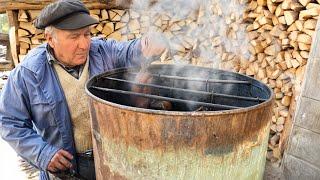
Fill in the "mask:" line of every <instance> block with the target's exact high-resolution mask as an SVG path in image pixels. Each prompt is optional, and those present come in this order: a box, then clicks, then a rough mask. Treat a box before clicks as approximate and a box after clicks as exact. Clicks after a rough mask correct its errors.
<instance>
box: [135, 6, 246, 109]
mask: <svg viewBox="0 0 320 180" xmlns="http://www.w3.org/2000/svg"><path fill="white" fill-rule="evenodd" d="M244 10H245V2H242V1H241V0H159V1H154V0H153V1H152V0H133V3H132V5H131V7H130V10H129V15H130V18H131V20H130V21H136V22H137V21H138V22H139V26H140V27H139V28H140V31H134V32H131V33H133V34H136V35H135V36H136V37H137V36H138V34H142V35H145V34H147V33H149V34H152V33H153V34H154V36H152V37H153V38H154V40H155V41H159V40H158V38H161V37H165V38H164V40H162V41H164V42H167V44H168V46H169V48H168V51H167V52H166V53H164V54H163V55H162V57H161V61H162V62H164V63H173V64H177V65H181V64H182V65H184V64H193V65H198V66H205V67H210V68H219V67H221V64H222V63H224V62H225V61H227V62H232V61H237V60H240V59H249V55H250V54H249V50H248V45H249V40H248V39H249V38H248V36H247V34H246V29H245V27H246V26H245V24H243V23H242V21H243V19H242V14H243V13H244ZM131 29H135V28H131ZM129 30H130V27H129ZM155 32H156V33H161V35H159V36H155V34H156V33H155ZM138 37H139V36H138ZM224 68H225V67H224ZM228 68H229V70H232V69H231V67H228ZM183 71H184V69H175V70H174V72H178V74H184V75H186V74H185V73H184V72H183ZM180 72H181V73H180ZM158 73H159V74H164V75H165V74H168V75H170V73H168V71H167V70H162V71H160V72H158ZM187 76H189V77H195V78H203V79H206V78H208V79H210V78H212V77H209V76H208V74H206V75H205V77H204V76H203V74H202V75H201V72H191V71H190V73H189V74H188V75H187ZM215 78H219V77H217V76H215ZM223 78H224V79H225V78H226V77H225V76H224V77H223ZM228 79H230V80H231V79H233V80H236V79H234V77H231V76H230V77H228ZM196 84H197V83H190V84H188V85H182V86H181V87H185V88H186V89H193V90H200V91H203V87H202V86H206V85H203V83H202V84H199V83H198V84H197V85H196ZM215 85H216V84H211V85H210V89H209V90H208V91H209V92H214V91H215V89H218V88H217V87H215ZM217 85H221V84H217ZM197 86H198V87H197ZM223 87H224V89H223V90H224V92H223V93H225V94H232V92H234V91H233V89H234V88H235V86H234V85H224V86H223ZM220 89H221V88H220ZM194 98H195V97H194ZM194 100H196V99H194ZM189 109H190V110H192V109H194V106H192V105H191V106H190V107H189Z"/></svg>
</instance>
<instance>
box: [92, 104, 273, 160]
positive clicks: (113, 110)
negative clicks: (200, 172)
mask: <svg viewBox="0 0 320 180" xmlns="http://www.w3.org/2000/svg"><path fill="white" fill-rule="evenodd" d="M91 104H92V105H93V106H94V109H96V111H95V112H93V113H96V115H93V117H94V116H96V117H99V118H97V119H95V120H97V121H98V125H95V128H96V127H97V126H99V129H100V133H101V134H103V136H104V138H107V139H111V140H113V141H114V142H115V143H124V144H126V145H128V146H134V147H136V148H138V149H140V150H150V149H151V150H160V151H166V149H167V148H173V149H176V150H178V149H180V148H184V147H188V148H190V149H195V150H198V151H201V153H202V154H217V153H218V154H219V153H224V152H225V153H227V152H228V151H231V150H232V149H233V148H235V147H236V146H237V145H239V144H242V143H245V142H248V141H253V140H255V139H257V135H259V132H260V131H261V130H262V129H263V128H266V126H267V125H268V121H269V120H270V119H271V110H272V109H271V107H272V105H271V104H272V102H271V101H268V102H266V103H264V104H260V105H259V106H258V107H255V108H254V109H253V108H252V109H250V110H246V111H240V112H237V113H228V112H227V113H223V112H222V113H216V114H212V115H208V114H205V113H203V115H201V113H198V114H194V115H191V114H189V116H186V115H184V114H183V113H182V114H181V115H180V114H179V113H176V114H175V115H172V114H171V115H166V114H158V113H152V112H148V113H146V112H139V111H137V110H131V109H129V108H127V109H123V108H118V107H114V106H111V105H106V104H103V103H100V102H97V101H92V100H91ZM106 106H108V108H106ZM96 117H94V118H96ZM106 118H108V119H106ZM102 122H103V123H102Z"/></svg>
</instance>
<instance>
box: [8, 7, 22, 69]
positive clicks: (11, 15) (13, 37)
mask: <svg viewBox="0 0 320 180" xmlns="http://www.w3.org/2000/svg"><path fill="white" fill-rule="evenodd" d="M7 15H8V20H9V39H10V47H11V55H12V60H13V64H14V66H15V67H16V66H17V65H18V64H19V59H18V49H19V47H18V46H19V39H18V29H19V27H18V11H14V10H12V11H11V10H10V11H7Z"/></svg>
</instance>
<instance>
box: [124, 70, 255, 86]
mask: <svg viewBox="0 0 320 180" xmlns="http://www.w3.org/2000/svg"><path fill="white" fill-rule="evenodd" d="M128 73H129V74H134V75H137V74H138V73H134V72H128ZM150 75H151V76H153V77H159V78H167V79H175V80H186V81H200V82H209V83H230V84H251V82H250V81H238V80H222V79H202V78H191V77H181V76H170V75H161V74H150Z"/></svg>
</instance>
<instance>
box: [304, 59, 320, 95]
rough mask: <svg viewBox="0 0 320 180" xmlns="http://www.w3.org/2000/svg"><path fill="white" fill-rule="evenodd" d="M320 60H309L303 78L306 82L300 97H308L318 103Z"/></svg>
mask: <svg viewBox="0 0 320 180" xmlns="http://www.w3.org/2000/svg"><path fill="white" fill-rule="evenodd" d="M319 72H320V58H309V60H308V65H307V69H306V74H305V77H308V80H307V81H305V82H304V85H303V87H302V89H303V90H302V96H305V97H309V98H312V99H316V100H319V101H320V93H319V84H320V76H319Z"/></svg>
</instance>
